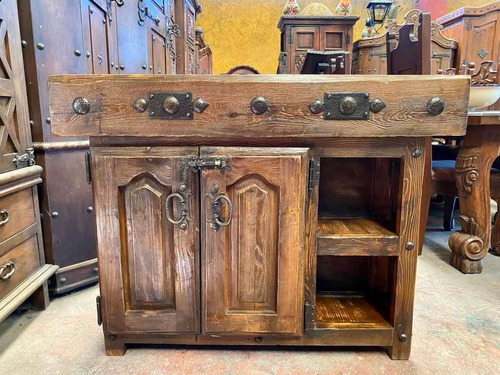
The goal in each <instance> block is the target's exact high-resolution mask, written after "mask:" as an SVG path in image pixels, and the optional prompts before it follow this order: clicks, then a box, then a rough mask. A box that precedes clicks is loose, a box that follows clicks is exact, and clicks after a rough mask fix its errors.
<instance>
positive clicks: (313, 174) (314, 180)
mask: <svg viewBox="0 0 500 375" xmlns="http://www.w3.org/2000/svg"><path fill="white" fill-rule="evenodd" d="M319 171H320V165H319V161H316V160H314V159H312V160H310V161H309V191H311V190H313V189H314V188H315V187H316V186H318V185H319V174H320V172H319Z"/></svg>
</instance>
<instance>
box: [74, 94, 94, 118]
mask: <svg viewBox="0 0 500 375" xmlns="http://www.w3.org/2000/svg"><path fill="white" fill-rule="evenodd" d="M72 106H73V112H75V113H76V114H77V115H86V114H87V113H89V111H90V103H89V101H88V99H87V98H83V97H81V96H79V97H78V98H75V100H73V104H72Z"/></svg>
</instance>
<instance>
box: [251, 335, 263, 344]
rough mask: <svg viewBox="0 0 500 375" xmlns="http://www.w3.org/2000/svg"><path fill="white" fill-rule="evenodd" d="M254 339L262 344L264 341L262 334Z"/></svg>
mask: <svg viewBox="0 0 500 375" xmlns="http://www.w3.org/2000/svg"><path fill="white" fill-rule="evenodd" d="M253 341H255V342H256V343H257V344H260V343H261V342H262V341H264V339H263V338H262V336H257V337H254V338H253Z"/></svg>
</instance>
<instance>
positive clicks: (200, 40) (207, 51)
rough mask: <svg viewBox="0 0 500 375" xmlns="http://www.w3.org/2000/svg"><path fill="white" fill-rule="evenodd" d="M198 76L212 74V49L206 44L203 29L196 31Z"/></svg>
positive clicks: (199, 28)
mask: <svg viewBox="0 0 500 375" xmlns="http://www.w3.org/2000/svg"><path fill="white" fill-rule="evenodd" d="M196 59H197V61H196V74H212V49H211V48H210V46H209V45H208V44H206V42H205V37H204V34H203V29H202V28H201V27H198V28H197V29H196Z"/></svg>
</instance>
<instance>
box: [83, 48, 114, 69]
mask: <svg viewBox="0 0 500 375" xmlns="http://www.w3.org/2000/svg"><path fill="white" fill-rule="evenodd" d="M85 56H87V57H90V51H87V52H85ZM113 65H115V64H113V63H111V66H113Z"/></svg>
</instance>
